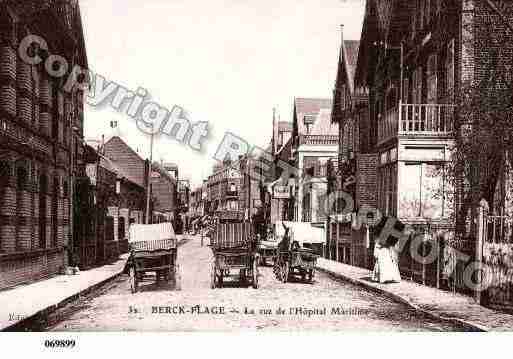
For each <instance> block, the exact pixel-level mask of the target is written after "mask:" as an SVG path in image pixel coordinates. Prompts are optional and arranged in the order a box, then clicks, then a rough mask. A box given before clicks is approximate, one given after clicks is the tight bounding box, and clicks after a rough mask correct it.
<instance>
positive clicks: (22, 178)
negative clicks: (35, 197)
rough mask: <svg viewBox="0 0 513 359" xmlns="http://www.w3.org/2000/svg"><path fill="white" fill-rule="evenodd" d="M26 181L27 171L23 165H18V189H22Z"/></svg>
mask: <svg viewBox="0 0 513 359" xmlns="http://www.w3.org/2000/svg"><path fill="white" fill-rule="evenodd" d="M27 181H28V172H27V170H26V169H25V168H23V167H18V170H17V171H16V184H17V186H18V190H24V189H25V187H26V185H27Z"/></svg>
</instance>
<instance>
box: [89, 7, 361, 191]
mask: <svg viewBox="0 0 513 359" xmlns="http://www.w3.org/2000/svg"><path fill="white" fill-rule="evenodd" d="M80 4H81V12H82V18H83V26H84V33H85V38H86V48H87V54H88V61H89V68H90V69H91V70H92V71H93V72H94V73H98V74H101V75H102V76H104V77H105V78H106V79H107V80H109V81H114V82H116V83H118V84H120V85H123V86H125V87H126V88H127V89H130V90H133V91H135V90H136V89H137V88H138V87H143V88H145V89H147V90H148V92H149V94H150V95H151V100H152V101H155V102H157V103H159V104H161V105H162V106H165V107H167V108H169V109H171V108H172V107H173V106H174V105H178V106H181V107H183V108H184V109H186V110H187V111H188V112H189V113H190V116H191V120H192V121H193V122H195V121H207V122H208V123H209V137H208V139H206V141H205V142H204V144H203V146H204V148H205V150H204V151H202V152H196V151H194V150H192V149H191V148H190V147H189V146H186V145H183V144H182V143H180V142H178V141H176V140H175V139H172V138H171V137H169V136H165V135H162V136H157V137H155V143H154V150H153V159H154V160H157V161H160V160H163V161H164V162H174V163H176V164H178V166H179V171H180V177H181V178H183V179H190V180H191V182H192V183H193V185H198V184H200V183H201V181H202V179H203V178H206V177H207V176H208V175H209V174H210V173H211V170H212V166H213V164H214V163H215V160H214V159H213V157H214V154H215V152H216V150H217V148H218V146H219V144H220V143H221V142H222V139H223V137H224V135H225V133H226V132H232V133H234V134H236V135H238V136H240V137H241V138H243V139H245V140H246V141H247V142H248V143H250V144H252V145H256V146H259V147H262V148H265V147H266V146H267V145H268V144H269V142H270V139H271V135H272V109H273V107H277V109H278V111H279V114H280V119H281V120H282V121H291V120H292V111H293V101H294V97H330V96H331V95H332V91H333V86H334V82H335V76H336V70H337V61H338V53H339V49H340V41H341V32H340V25H341V24H344V38H345V39H346V40H358V39H359V38H360V33H361V28H362V21H363V12H364V6H365V0H322V1H319V0H252V1H249V0H208V1H204V0H146V1H135V0H111V1H105V0H82V1H81V2H80ZM85 116H86V117H85V134H84V136H85V138H86V139H100V138H101V136H102V135H104V136H105V137H106V138H109V137H110V136H112V135H119V136H120V137H122V138H123V139H124V140H125V142H127V143H128V144H129V145H130V146H132V147H133V148H134V149H136V150H138V152H139V153H140V155H141V156H142V157H143V158H149V153H150V145H149V144H150V139H149V136H148V135H146V134H144V133H142V132H140V131H139V130H138V128H137V126H136V123H135V121H134V120H133V119H132V118H130V117H128V116H127V115H126V114H123V113H117V112H116V111H115V110H113V109H111V108H108V107H103V108H100V109H98V108H93V107H90V106H88V105H86V113H85ZM110 121H117V122H118V127H117V128H116V129H112V128H111V127H110Z"/></svg>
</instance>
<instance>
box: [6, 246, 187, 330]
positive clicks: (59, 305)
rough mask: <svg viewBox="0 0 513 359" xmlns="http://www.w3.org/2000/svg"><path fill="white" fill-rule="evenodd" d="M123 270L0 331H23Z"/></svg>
mask: <svg viewBox="0 0 513 359" xmlns="http://www.w3.org/2000/svg"><path fill="white" fill-rule="evenodd" d="M190 239H191V237H189V236H187V237H185V236H184V237H183V238H182V239H181V240H180V241H179V242H178V243H177V246H181V245H183V244H185V243H187V242H188V241H189V240H190ZM124 271H125V266H123V267H121V269H120V270H119V271H118V272H114V274H113V275H112V276H110V277H108V278H106V279H104V280H102V281H101V282H98V283H95V284H93V285H92V286H90V287H88V288H85V289H83V290H81V291H80V292H78V293H75V294H73V295H71V296H69V297H67V298H64V299H63V300H61V301H60V302H58V303H56V304H53V305H51V306H49V307H46V308H44V309H41V310H39V311H38V312H36V313H34V314H33V315H31V316H29V317H26V318H23V319H22V320H20V321H18V322H16V323H13V324H12V325H9V326H8V327H5V328H3V329H0V332H13V331H14V332H21V331H23V327H26V326H28V325H27V324H28V323H30V322H37V321H39V320H41V319H43V318H45V317H47V316H48V315H50V314H51V313H53V312H55V311H56V310H58V309H60V308H62V307H64V306H65V305H67V304H70V303H72V302H74V301H76V300H77V299H79V298H80V297H81V296H84V295H86V294H89V293H91V292H92V291H95V290H97V289H99V288H100V287H102V286H104V285H105V284H107V283H108V282H110V281H112V280H114V279H116V278H117V277H119V276H120V275H121V274H123V273H124ZM18 328H19V329H18Z"/></svg>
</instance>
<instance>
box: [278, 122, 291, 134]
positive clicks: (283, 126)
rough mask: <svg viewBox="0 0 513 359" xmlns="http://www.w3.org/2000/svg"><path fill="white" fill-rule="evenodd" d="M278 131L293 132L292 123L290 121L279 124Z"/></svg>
mask: <svg viewBox="0 0 513 359" xmlns="http://www.w3.org/2000/svg"><path fill="white" fill-rule="evenodd" d="M278 131H280V132H286V131H292V122H289V121H280V122H278Z"/></svg>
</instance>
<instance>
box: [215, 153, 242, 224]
mask: <svg viewBox="0 0 513 359" xmlns="http://www.w3.org/2000/svg"><path fill="white" fill-rule="evenodd" d="M242 180H243V179H242V174H241V173H240V164H239V163H238V162H229V161H226V162H224V163H222V164H218V165H216V166H214V169H213V173H212V175H210V176H209V177H208V180H207V202H208V209H207V213H208V214H209V215H210V216H218V217H220V218H226V219H234V220H237V219H240V220H242V219H243V218H244V213H243V209H242V208H241V207H240V201H239V195H240V189H241V182H242Z"/></svg>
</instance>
